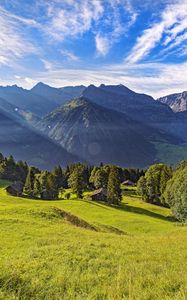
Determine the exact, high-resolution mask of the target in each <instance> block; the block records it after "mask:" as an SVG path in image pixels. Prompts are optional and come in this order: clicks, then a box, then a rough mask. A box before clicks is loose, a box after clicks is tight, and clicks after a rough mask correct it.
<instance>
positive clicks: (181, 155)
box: [154, 143, 187, 165]
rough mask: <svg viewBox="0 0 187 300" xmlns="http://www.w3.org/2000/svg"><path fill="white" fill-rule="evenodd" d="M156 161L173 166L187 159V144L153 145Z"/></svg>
mask: <svg viewBox="0 0 187 300" xmlns="http://www.w3.org/2000/svg"><path fill="white" fill-rule="evenodd" d="M154 145H155V148H156V150H157V151H158V153H157V159H158V160H159V161H160V162H163V163H165V164H172V165H175V164H176V163H178V162H180V161H181V160H183V159H186V157H187V143H184V144H181V145H172V144H167V143H154Z"/></svg>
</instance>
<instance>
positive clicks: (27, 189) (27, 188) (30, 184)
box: [23, 167, 35, 197]
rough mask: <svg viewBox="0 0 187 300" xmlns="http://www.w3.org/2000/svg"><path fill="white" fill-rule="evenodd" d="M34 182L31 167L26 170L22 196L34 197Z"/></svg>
mask: <svg viewBox="0 0 187 300" xmlns="http://www.w3.org/2000/svg"><path fill="white" fill-rule="evenodd" d="M34 180H35V178H34V172H33V169H32V167H30V168H29V170H28V174H27V177H26V180H25V185H24V189H23V192H24V194H26V195H27V196H29V197H33V195H34Z"/></svg>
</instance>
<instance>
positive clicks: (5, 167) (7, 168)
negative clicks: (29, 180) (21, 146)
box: [0, 153, 28, 182]
mask: <svg viewBox="0 0 187 300" xmlns="http://www.w3.org/2000/svg"><path fill="white" fill-rule="evenodd" d="M27 173H28V165H27V163H26V162H23V161H18V162H17V163H16V162H15V160H14V158H13V156H9V157H8V158H6V157H4V156H3V155H2V154H1V153H0V178H1V179H6V180H10V181H22V182H25V179H26V176H27Z"/></svg>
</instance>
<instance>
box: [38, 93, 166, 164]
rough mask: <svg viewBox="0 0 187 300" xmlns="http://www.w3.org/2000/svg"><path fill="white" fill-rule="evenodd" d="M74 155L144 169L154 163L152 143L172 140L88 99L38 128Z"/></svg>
mask: <svg viewBox="0 0 187 300" xmlns="http://www.w3.org/2000/svg"><path fill="white" fill-rule="evenodd" d="M38 127H39V129H40V130H43V131H44V132H45V133H47V134H48V135H49V136H50V137H51V138H52V139H54V140H55V141H56V142H58V143H59V144H60V145H62V146H63V147H64V148H66V150H68V151H69V152H71V153H74V154H77V155H80V156H81V157H84V158H85V159H86V160H87V161H89V162H90V163H100V162H101V161H102V162H104V163H113V164H119V165H122V166H129V167H145V166H148V165H149V164H151V163H153V162H154V161H155V155H156V150H155V148H154V146H153V144H152V143H151V141H160V140H164V139H165V141H166V140H167V141H169V140H170V141H171V140H172V138H171V137H169V138H168V137H167V138H166V137H165V136H164V134H162V133H160V132H159V131H158V130H155V129H153V128H151V127H149V126H146V125H143V124H141V123H139V122H137V121H134V120H132V119H131V118H129V117H128V116H127V115H125V114H122V113H119V112H116V111H113V110H110V109H106V108H104V107H102V106H99V105H97V104H95V103H93V102H90V101H89V100H87V99H86V98H85V97H80V98H78V99H75V100H72V101H71V102H68V103H67V104H65V105H64V106H62V107H60V108H59V109H57V110H55V111H54V112H52V113H50V114H49V115H48V116H47V117H45V118H44V119H43V122H41V123H40V124H39V125H38Z"/></svg>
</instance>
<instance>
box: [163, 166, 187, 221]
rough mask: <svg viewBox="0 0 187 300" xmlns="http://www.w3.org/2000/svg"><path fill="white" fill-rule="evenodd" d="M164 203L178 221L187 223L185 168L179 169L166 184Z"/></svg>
mask: <svg viewBox="0 0 187 300" xmlns="http://www.w3.org/2000/svg"><path fill="white" fill-rule="evenodd" d="M164 198H165V201H166V202H167V203H168V204H169V206H170V207H171V210H172V213H173V215H174V217H175V218H176V219H178V220H179V221H182V222H185V221H187V166H186V167H182V168H181V169H180V168H179V169H178V170H177V171H176V172H175V173H174V175H173V177H172V179H170V180H169V181H168V183H167V186H166V189H165V192H164Z"/></svg>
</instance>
